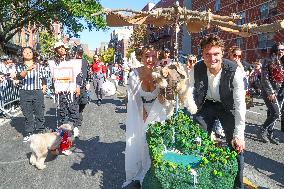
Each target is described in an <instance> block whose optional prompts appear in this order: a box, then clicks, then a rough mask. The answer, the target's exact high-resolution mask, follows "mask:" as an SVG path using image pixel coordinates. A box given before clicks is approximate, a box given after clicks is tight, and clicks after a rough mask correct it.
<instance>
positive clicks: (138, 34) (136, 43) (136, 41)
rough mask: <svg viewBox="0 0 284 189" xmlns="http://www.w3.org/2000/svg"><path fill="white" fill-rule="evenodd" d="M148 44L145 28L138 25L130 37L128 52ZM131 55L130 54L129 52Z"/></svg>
mask: <svg viewBox="0 0 284 189" xmlns="http://www.w3.org/2000/svg"><path fill="white" fill-rule="evenodd" d="M147 43H148V35H147V26H146V25H138V26H135V27H134V29H133V33H132V35H131V37H130V44H131V45H130V47H129V49H130V51H131V49H132V52H133V51H134V49H137V48H139V47H140V46H141V45H146V44H147ZM130 53H131V52H130Z"/></svg>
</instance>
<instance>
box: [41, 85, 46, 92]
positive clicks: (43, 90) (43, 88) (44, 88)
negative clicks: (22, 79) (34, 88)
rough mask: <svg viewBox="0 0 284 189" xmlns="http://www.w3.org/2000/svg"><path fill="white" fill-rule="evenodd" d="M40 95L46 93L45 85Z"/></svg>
mask: <svg viewBox="0 0 284 189" xmlns="http://www.w3.org/2000/svg"><path fill="white" fill-rule="evenodd" d="M42 93H43V94H45V93H46V85H43V86H42Z"/></svg>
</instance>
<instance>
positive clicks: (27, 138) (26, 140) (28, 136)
mask: <svg viewBox="0 0 284 189" xmlns="http://www.w3.org/2000/svg"><path fill="white" fill-rule="evenodd" d="M30 139H31V134H28V135H27V136H25V137H24V139H23V142H29V141H30Z"/></svg>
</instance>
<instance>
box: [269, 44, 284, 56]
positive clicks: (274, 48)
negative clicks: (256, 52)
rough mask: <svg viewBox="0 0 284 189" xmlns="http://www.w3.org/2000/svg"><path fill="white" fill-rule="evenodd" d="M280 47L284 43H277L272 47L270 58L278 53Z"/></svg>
mask: <svg viewBox="0 0 284 189" xmlns="http://www.w3.org/2000/svg"><path fill="white" fill-rule="evenodd" d="M280 45H284V42H277V43H274V44H273V45H272V47H271V49H270V56H273V55H274V54H277V53H278V48H279V46H280Z"/></svg>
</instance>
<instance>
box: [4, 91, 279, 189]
mask: <svg viewBox="0 0 284 189" xmlns="http://www.w3.org/2000/svg"><path fill="white" fill-rule="evenodd" d="M92 99H94V97H93V96H92ZM55 112H56V109H55V104H54V102H53V100H52V99H47V98H46V125H47V126H49V127H55V117H54V115H55ZM265 116H266V108H265V106H264V104H263V102H262V100H257V99H256V100H255V107H253V108H251V109H249V110H248V112H247V127H246V133H245V136H246V148H247V150H246V153H245V162H246V165H245V175H244V176H245V177H246V178H248V180H250V181H251V182H252V183H253V184H254V185H256V186H259V188H260V189H261V188H262V189H265V188H269V189H280V188H284V150H283V149H284V133H280V131H279V123H278V124H277V127H278V131H279V132H278V133H277V134H279V135H280V142H281V144H280V145H278V146H277V145H272V144H264V143H262V142H260V141H259V139H258V137H257V133H258V131H259V126H260V124H262V123H263V122H264V119H265ZM125 119H126V108H125V105H124V104H123V99H122V98H117V97H115V98H113V99H111V98H108V99H105V100H104V101H103V104H102V105H101V106H97V105H96V104H95V103H94V100H92V102H91V103H90V104H89V105H88V106H87V107H86V109H85V112H84V123H83V126H82V127H81V128H80V137H79V139H77V140H76V141H75V146H76V149H75V151H74V153H73V154H71V155H70V156H64V155H59V156H58V157H57V158H55V159H52V157H51V156H49V157H48V159H47V163H46V164H47V168H46V169H44V170H37V169H36V168H35V167H34V166H32V165H30V164H29V162H28V157H29V156H30V154H31V151H30V149H29V146H28V145H29V144H28V143H23V142H22V140H23V137H22V132H23V127H24V118H23V116H22V115H19V117H16V118H14V119H12V121H11V122H10V123H5V124H2V125H1V130H0V135H1V141H0V150H1V153H0V188H1V189H14V188H17V189H18V188H25V189H26V188H41V189H44V188H46V189H52V188H54V189H58V188H60V189H61V188H62V189H73V188H86V189H87V188H92V189H99V188H100V189H119V188H121V185H122V183H123V181H124V178H125V173H124V148H125V124H124V123H125Z"/></svg>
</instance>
